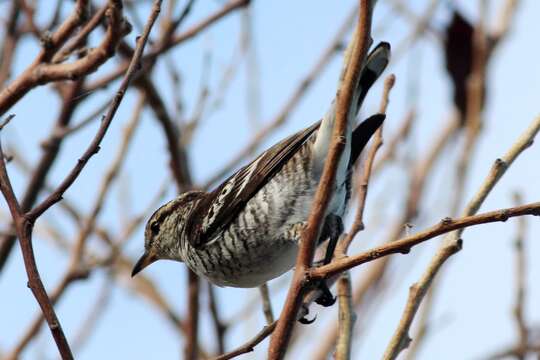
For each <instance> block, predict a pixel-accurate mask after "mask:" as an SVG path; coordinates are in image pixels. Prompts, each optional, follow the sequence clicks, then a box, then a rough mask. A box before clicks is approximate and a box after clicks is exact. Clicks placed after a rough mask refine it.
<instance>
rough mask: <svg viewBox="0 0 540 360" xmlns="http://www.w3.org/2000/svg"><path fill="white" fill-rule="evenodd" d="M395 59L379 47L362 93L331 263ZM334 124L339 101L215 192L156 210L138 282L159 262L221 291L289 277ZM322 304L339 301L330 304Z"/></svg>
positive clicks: (193, 194) (341, 175)
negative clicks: (369, 111)
mask: <svg viewBox="0 0 540 360" xmlns="http://www.w3.org/2000/svg"><path fill="white" fill-rule="evenodd" d="M389 57H390V46H389V44H387V43H380V44H379V45H377V47H376V48H375V49H374V50H373V51H372V52H371V53H370V54H369V55H368V57H367V59H366V62H365V65H364V68H363V69H362V72H361V75H360V79H359V81H358V84H357V86H356V88H355V92H354V97H353V103H352V105H351V106H352V109H351V114H352V115H353V116H352V117H351V118H352V119H349V121H348V129H347V134H346V145H345V149H344V152H343V155H342V157H341V160H340V163H339V165H338V170H337V173H336V179H335V189H334V192H333V195H332V199H331V201H330V204H329V206H328V209H327V215H326V217H325V222H324V224H323V229H322V233H321V236H320V239H319V243H321V242H323V241H326V240H328V239H329V240H330V244H329V246H328V248H329V249H330V250H328V251H327V253H326V257H325V262H329V261H330V260H331V257H332V253H333V249H334V247H335V242H336V241H337V239H338V237H339V235H340V234H341V233H342V232H343V223H342V218H343V216H344V213H345V210H346V207H347V202H348V200H349V197H350V188H351V173H352V168H353V165H354V163H355V161H356V160H357V158H358V156H359V155H360V152H361V151H362V149H363V148H364V146H365V145H366V143H367V142H368V141H369V139H370V137H371V136H372V135H373V133H374V132H375V131H376V130H377V129H378V128H379V126H380V125H381V124H382V122H383V120H384V118H385V116H384V115H382V114H377V115H374V116H371V117H370V118H368V119H367V120H365V121H363V122H362V123H360V124H359V125H358V126H356V127H355V128H354V130H353V126H354V124H353V122H354V120H355V118H356V114H357V113H358V110H359V108H360V105H361V104H362V101H363V100H364V97H365V96H366V93H367V91H368V90H369V88H370V87H371V85H373V83H374V82H375V80H377V78H378V77H379V76H380V74H381V73H382V72H383V71H384V69H385V68H386V66H387V64H388V61H389ZM334 122H335V101H334V102H333V103H332V105H331V108H330V109H329V110H328V112H327V113H326V115H325V116H324V118H323V119H322V120H321V121H319V122H317V123H315V124H313V125H311V126H310V127H308V128H306V129H304V130H301V131H299V132H297V133H296V134H293V135H291V136H289V137H288V138H286V139H284V140H282V141H281V142H279V143H277V144H275V145H274V146H272V147H271V148H269V149H268V150H266V151H264V152H263V153H262V154H260V155H259V156H258V157H257V158H256V159H255V160H253V161H252V162H251V163H249V164H248V165H246V166H244V167H242V168H241V169H240V170H238V171H237V172H236V173H234V174H233V175H232V176H230V177H229V178H228V179H226V180H225V181H224V182H223V183H222V184H221V185H219V186H218V187H217V188H216V189H215V190H213V191H211V192H203V191H189V192H186V193H183V194H181V195H180V196H178V197H177V198H176V199H174V200H171V201H169V202H168V203H166V204H165V205H163V206H162V207H160V208H159V209H157V210H156V212H154V214H153V215H152V216H151V217H150V219H149V220H148V223H147V225H146V229H145V252H144V254H143V255H142V257H141V258H140V259H139V261H138V262H137V263H136V265H135V267H134V268H133V272H132V276H134V275H135V274H137V273H138V272H139V271H141V270H142V269H143V268H145V267H146V266H148V265H149V264H151V263H153V262H154V261H156V260H159V259H169V260H176V261H181V262H185V263H186V265H187V266H188V267H189V268H190V269H191V270H193V271H194V272H195V273H197V274H198V275H199V276H202V277H205V278H207V279H208V280H209V281H210V282H212V283H214V284H216V285H219V286H232V287H256V286H259V285H262V284H264V283H265V282H267V281H268V280H271V279H273V278H276V277H278V276H280V275H281V274H283V273H285V272H286V271H288V270H290V269H291V268H292V267H293V266H294V264H295V259H296V255H297V253H298V245H299V240H300V235H301V233H302V229H303V228H304V226H305V224H306V221H307V218H308V215H309V212H310V209H311V203H312V201H313V198H314V195H315V191H316V189H317V186H318V183H319V181H320V178H321V175H322V170H323V166H324V161H325V158H326V155H327V153H328V150H329V146H330V143H331V140H332V132H333V126H334ZM326 290H328V289H327V288H326ZM330 296H331V294H330ZM320 303H322V304H326V305H329V304H330V303H332V301H331V300H330V299H328V298H327V299H323V300H321V302H320Z"/></svg>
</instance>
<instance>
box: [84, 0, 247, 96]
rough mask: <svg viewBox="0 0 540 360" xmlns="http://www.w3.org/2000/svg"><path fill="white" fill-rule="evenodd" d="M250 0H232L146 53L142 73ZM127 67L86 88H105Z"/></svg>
mask: <svg viewBox="0 0 540 360" xmlns="http://www.w3.org/2000/svg"><path fill="white" fill-rule="evenodd" d="M249 1H250V0H232V1H230V2H229V3H228V4H226V5H224V6H223V8H221V9H220V10H218V11H217V12H215V13H214V14H212V15H210V16H208V17H207V18H206V19H204V20H201V21H200V22H198V23H197V24H195V25H193V26H192V27H191V28H189V29H188V30H186V31H185V32H183V33H181V34H179V35H176V36H174V37H173V39H171V40H170V41H168V42H166V43H164V44H162V45H161V46H159V47H157V48H155V49H154V50H152V51H150V52H149V53H148V54H146V55H145V56H144V57H143V58H142V61H141V63H142V69H141V73H144V72H145V71H146V66H147V64H151V63H153V62H154V61H155V60H156V59H157V58H158V57H159V55H161V54H162V53H164V52H167V51H168V50H170V49H171V48H173V47H174V46H176V45H179V44H181V43H183V42H185V41H187V40H189V39H191V38H193V37H195V36H196V35H198V34H199V33H201V32H202V31H204V30H206V29H207V28H208V27H210V26H211V25H213V24H214V23H216V22H217V21H218V20H220V19H222V18H224V17H225V16H227V15H229V14H231V13H233V12H234V11H235V10H237V9H239V8H242V7H244V6H246V5H247V4H248V3H249ZM126 69H127V64H121V65H120V66H118V68H116V70H114V71H113V72H112V73H110V74H108V75H106V76H104V77H103V78H101V79H98V80H96V81H95V82H94V83H92V84H90V85H88V87H87V88H86V89H85V90H86V91H87V92H93V91H95V90H97V89H100V88H103V87H105V86H107V85H108V84H110V83H111V82H112V81H114V80H116V79H118V78H120V77H121V76H122V74H124V73H125V71H126Z"/></svg>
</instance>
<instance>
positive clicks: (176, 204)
mask: <svg viewBox="0 0 540 360" xmlns="http://www.w3.org/2000/svg"><path fill="white" fill-rule="evenodd" d="M202 194H203V193H202V192H200V191H189V192H185V193H183V194H181V195H180V196H178V197H177V198H176V199H174V200H171V201H169V202H168V203H166V204H165V205H163V206H161V207H160V208H159V209H157V210H156V211H155V212H154V213H153V214H152V216H151V217H150V219H149V220H148V222H147V223H146V227H145V230H144V254H143V255H142V256H141V257H140V259H139V260H138V261H137V263H136V264H135V266H134V267H133V271H132V273H131V276H135V275H136V274H137V273H139V272H140V271H141V270H142V269H144V268H145V267H147V266H148V265H150V264H152V263H153V262H155V261H157V260H161V259H168V260H176V261H183V259H182V257H181V252H180V247H181V242H182V241H184V237H185V236H184V229H185V225H186V222H187V219H188V217H189V216H190V214H191V211H192V210H193V208H194V207H195V205H196V204H197V202H198V201H199V199H200V198H201V195H202Z"/></svg>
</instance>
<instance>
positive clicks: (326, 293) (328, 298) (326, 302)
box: [315, 280, 336, 307]
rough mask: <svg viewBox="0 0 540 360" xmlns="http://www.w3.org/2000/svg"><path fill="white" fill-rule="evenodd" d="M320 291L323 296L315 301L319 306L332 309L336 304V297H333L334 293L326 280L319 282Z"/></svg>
mask: <svg viewBox="0 0 540 360" xmlns="http://www.w3.org/2000/svg"><path fill="white" fill-rule="evenodd" d="M318 289H319V290H320V291H321V295H319V297H318V298H317V299H315V302H316V303H317V304H319V305H321V306H324V307H330V306H332V305H334V304H335V303H336V297H335V296H333V295H332V292H331V291H330V289H329V288H328V285H326V282H325V281H324V280H321V282H319V285H318Z"/></svg>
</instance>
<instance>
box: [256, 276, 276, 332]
mask: <svg viewBox="0 0 540 360" xmlns="http://www.w3.org/2000/svg"><path fill="white" fill-rule="evenodd" d="M259 290H260V292H261V301H262V305H263V313H264V318H265V319H266V325H270V324H272V323H273V322H274V313H273V312H272V303H271V301H270V292H269V291H268V283H264V284H262V285H261V286H259Z"/></svg>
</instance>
